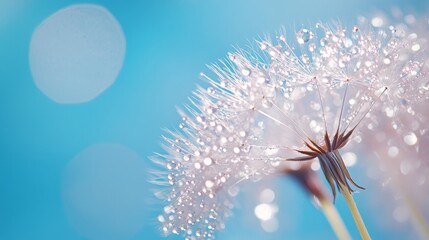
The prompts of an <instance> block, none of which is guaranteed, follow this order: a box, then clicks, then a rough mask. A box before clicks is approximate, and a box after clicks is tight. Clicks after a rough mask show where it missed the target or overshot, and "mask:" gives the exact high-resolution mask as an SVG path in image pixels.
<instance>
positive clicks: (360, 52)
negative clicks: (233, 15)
mask: <svg viewBox="0 0 429 240" xmlns="http://www.w3.org/2000/svg"><path fill="white" fill-rule="evenodd" d="M408 43H409V41H407V39H406V37H402V36H398V35H397V34H396V33H394V32H393V31H391V30H390V29H389V28H387V29H385V30H382V29H377V30H373V29H372V28H369V29H364V28H361V27H359V26H354V27H352V28H351V29H346V28H344V27H342V26H341V25H338V24H337V25H336V26H334V27H328V26H326V25H322V24H316V25H315V26H314V27H313V28H302V29H301V30H299V31H297V33H296V34H295V36H293V37H290V38H287V37H286V36H285V34H283V33H281V32H280V33H278V34H277V35H276V37H275V39H273V40H271V39H270V38H266V39H263V40H260V41H257V42H256V46H254V47H253V48H250V49H248V50H245V49H240V50H238V51H237V52H236V53H231V54H229V55H228V58H227V59H226V60H221V61H220V62H219V63H218V64H215V65H212V66H210V67H209V68H210V69H211V70H212V72H213V73H214V74H213V76H211V75H205V74H202V77H203V78H205V79H206V80H207V81H208V83H209V87H208V88H206V89H203V88H198V89H197V90H196V91H195V93H194V96H193V97H192V98H190V101H191V102H192V105H191V106H187V107H186V111H181V110H179V113H180V115H181V116H182V120H183V122H182V123H180V124H179V130H177V131H169V132H168V136H167V137H165V138H164V140H165V141H164V142H165V145H164V149H165V150H166V154H162V155H159V156H158V157H156V158H155V159H154V161H155V162H157V163H159V164H160V165H162V166H163V167H165V168H166V169H167V171H166V172H165V171H164V172H163V171H161V172H160V173H159V174H158V176H157V179H156V182H157V183H159V184H164V185H166V187H165V189H163V190H161V191H159V192H158V193H157V196H158V197H160V198H162V199H165V200H166V201H167V206H165V207H164V212H163V213H162V214H161V215H160V216H159V219H158V220H159V221H160V222H161V225H162V230H163V232H164V233H165V234H171V233H175V234H180V233H181V234H183V235H185V236H186V238H187V239H200V238H207V239H212V238H214V234H215V230H218V229H222V228H224V227H225V226H224V220H225V218H227V217H229V216H230V215H231V210H232V208H233V206H234V199H233V197H234V196H235V195H237V189H238V187H239V184H240V183H241V182H242V181H247V180H258V179H260V178H262V177H264V176H267V175H272V174H275V173H278V172H282V170H284V169H288V168H290V166H291V164H292V166H293V164H298V165H300V164H304V163H305V162H307V161H318V162H319V164H320V166H321V169H322V171H323V173H324V176H325V178H326V180H327V182H328V184H329V185H330V187H331V190H332V193H333V196H334V198H335V195H336V192H337V191H339V192H340V193H341V194H342V195H343V196H344V197H345V199H346V202H347V204H348V205H349V208H350V210H351V212H352V214H353V217H354V219H355V222H356V225H357V227H358V229H359V231H360V233H361V236H362V238H363V239H369V238H370V237H369V234H368V232H367V230H366V227H365V225H364V222H363V220H362V218H361V216H360V214H359V211H358V209H357V207H356V204H355V203H354V200H353V197H352V194H351V193H352V192H354V191H355V190H356V189H358V188H359V189H363V187H361V186H360V185H359V184H358V183H357V182H356V181H355V180H354V179H353V178H352V176H351V175H350V173H349V171H348V169H347V167H346V165H345V163H344V160H343V157H342V154H341V151H342V150H343V149H346V148H350V146H351V145H353V144H355V145H359V144H363V143H364V141H365V139H362V138H361V136H360V135H359V132H358V131H359V127H360V126H361V125H363V124H365V125H367V126H369V124H370V123H368V122H371V119H372V111H371V110H372V109H373V108H374V107H377V106H379V105H380V102H381V101H384V100H385V99H386V98H389V99H396V100H399V99H400V97H405V98H406V99H408V98H407V96H406V95H405V94H403V95H400V94H399V95H398V94H396V93H395V94H392V93H391V91H392V90H396V89H398V86H401V84H407V83H408V82H409V81H410V80H409V79H410V78H409V77H408V74H405V75H404V74H400V73H398V68H399V67H400V66H405V65H406V64H408V61H407V60H403V59H402V58H400V57H399V56H400V55H401V53H402V52H403V51H404V48H406V47H407V44H408ZM410 58H412V56H411V57H410ZM401 69H402V68H401ZM386 96H388V97H386ZM390 102H392V101H390ZM298 176H299V175H298ZM297 178H298V179H299V177H297ZM305 179H308V178H307V177H306V178H305ZM304 183H305V182H304Z"/></svg>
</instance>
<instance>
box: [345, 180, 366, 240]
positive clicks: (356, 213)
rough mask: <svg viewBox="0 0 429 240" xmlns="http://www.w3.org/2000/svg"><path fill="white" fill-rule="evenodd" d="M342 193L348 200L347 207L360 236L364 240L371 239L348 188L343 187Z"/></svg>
mask: <svg viewBox="0 0 429 240" xmlns="http://www.w3.org/2000/svg"><path fill="white" fill-rule="evenodd" d="M341 193H342V194H343V196H344V198H345V199H346V202H347V205H348V206H349V209H350V212H351V213H352V216H353V220H354V221H355V223H356V227H357V228H358V230H359V233H360V236H361V237H362V239H363V240H369V239H371V237H370V236H369V233H368V230H367V229H366V226H365V223H364V222H363V220H362V217H361V216H360V213H359V209H358V208H357V206H356V203H355V200H354V199H353V197H352V195H351V193H350V192H349V190H348V189H347V187H346V186H344V185H342V186H341Z"/></svg>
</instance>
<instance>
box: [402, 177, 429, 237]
mask: <svg viewBox="0 0 429 240" xmlns="http://www.w3.org/2000/svg"><path fill="white" fill-rule="evenodd" d="M394 183H395V184H394V186H395V187H396V189H397V190H398V192H399V193H400V195H401V197H402V199H403V201H404V203H405V205H406V206H407V208H408V210H409V212H410V215H411V219H412V221H413V225H414V226H415V227H416V228H417V229H418V231H419V233H420V235H421V237H422V239H429V224H428V222H427V221H426V219H425V218H424V217H423V215H422V213H421V211H420V209H419V208H418V207H417V206H416V204H415V202H414V201H413V200H412V199H411V198H410V196H409V195H408V194H407V193H406V192H405V190H404V186H403V185H402V184H401V183H400V182H399V181H395V182H394Z"/></svg>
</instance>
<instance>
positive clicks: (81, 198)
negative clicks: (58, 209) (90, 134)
mask: <svg viewBox="0 0 429 240" xmlns="http://www.w3.org/2000/svg"><path fill="white" fill-rule="evenodd" d="M145 172H146V169H145V167H144V164H143V160H142V159H141V158H140V157H139V155H138V154H137V153H135V152H134V151H133V150H131V149H129V148H127V147H125V146H123V145H120V144H111V143H99V144H95V145H92V146H90V147H88V148H86V149H85V150H83V151H82V152H81V153H79V154H78V155H77V156H76V157H75V158H73V159H72V160H71V162H70V163H69V164H68V166H67V167H66V170H65V173H64V177H63V185H62V192H63V202H64V208H65V212H66V215H67V217H68V220H69V222H70V223H71V225H72V226H73V227H74V229H75V230H76V231H77V232H78V233H79V234H80V235H82V236H84V237H86V238H88V239H103V240H104V239H129V238H132V237H133V236H135V235H136V234H137V233H138V232H139V230H140V229H141V228H142V227H143V225H144V224H145V218H147V215H146V213H147V210H148V209H146V207H145V206H146V205H147V204H145V197H147V196H146V195H147V192H146V191H147V190H148V188H147V187H146V186H147V179H146V177H145V176H146V174H145Z"/></svg>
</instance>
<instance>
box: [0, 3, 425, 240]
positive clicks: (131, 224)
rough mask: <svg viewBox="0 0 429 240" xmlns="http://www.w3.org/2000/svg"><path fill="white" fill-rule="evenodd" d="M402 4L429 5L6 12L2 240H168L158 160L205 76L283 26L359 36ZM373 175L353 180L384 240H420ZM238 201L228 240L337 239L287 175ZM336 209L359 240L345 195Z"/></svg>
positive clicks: (123, 6)
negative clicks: (162, 226) (155, 172)
mask: <svg viewBox="0 0 429 240" xmlns="http://www.w3.org/2000/svg"><path fill="white" fill-rule="evenodd" d="M75 4H91V5H83V6H72V5H75ZM70 6H71V7H70ZM392 6H396V7H398V8H399V9H401V10H403V11H404V12H410V13H413V12H415V11H418V12H424V11H426V10H427V9H428V6H429V3H428V2H427V1H425V0H421V1H416V0H414V1H400V0H396V1H386V0H381V1H372V0H361V1H357V0H355V1H343V0H329V1H312V0H300V1H286V0H283V1H282V0H265V1H256V0H169V1H167V0H158V1H149V0H147V1H111V0H104V1H90V2H80V1H69V0H61V1H53V0H51V1H48V0H39V1H34V0H0V59H1V62H0V144H1V145H0V163H1V165H0V239H46V240H49V239H161V238H163V237H162V236H161V235H160V231H159V227H158V225H157V224H158V223H157V220H156V217H157V215H158V213H159V212H160V211H162V206H163V203H161V202H159V201H157V199H156V198H154V197H153V194H152V190H153V189H154V188H156V186H153V185H150V184H149V183H148V178H149V171H150V168H151V163H150V161H149V160H148V156H150V155H152V154H153V152H161V151H162V150H161V148H160V144H159V143H160V140H161V138H160V136H161V135H162V133H163V130H162V129H163V128H174V127H176V125H177V124H178V123H179V116H178V115H177V114H176V110H175V108H176V106H180V105H182V104H184V103H187V97H188V96H189V95H190V93H191V91H192V90H193V89H194V88H195V86H196V85H197V84H200V83H201V80H200V79H199V73H200V72H202V71H207V68H206V66H205V65H206V64H209V63H213V62H216V61H217V60H218V59H220V58H223V57H225V56H226V53H227V52H228V51H233V49H234V47H235V46H246V45H247V44H249V41H250V40H252V39H254V38H257V37H260V36H263V35H264V34H266V33H273V32H275V31H277V30H279V29H280V28H281V27H282V26H284V27H285V28H286V31H287V33H288V34H289V35H290V36H293V34H294V30H296V29H299V28H300V27H302V26H306V25H307V26H308V25H309V24H311V23H315V22H316V21H322V22H331V21H332V20H334V21H337V20H340V21H341V22H342V23H343V25H346V26H353V23H354V22H355V21H356V19H357V17H358V16H359V15H370V14H372V13H374V12H376V11H380V10H381V11H389V10H390V9H391V7H392ZM64 8H67V9H65V10H61V9H64ZM58 11H59V12H58ZM42 22H43V24H42ZM41 24H42V25H41ZM70 69H73V71H70ZM358 160H359V156H358ZM366 169H367V168H366V166H361V164H359V161H358V162H357V164H356V165H355V166H354V167H353V168H352V170H351V171H352V174H353V175H354V176H355V179H357V180H358V182H359V183H362V185H364V186H366V187H367V188H368V190H366V191H361V192H360V193H357V194H355V198H356V201H357V203H358V205H359V206H360V209H361V213H362V215H363V218H364V219H365V220H366V222H367V227H368V229H369V231H370V233H371V234H372V236H373V238H374V239H414V237H415V235H413V234H414V233H412V232H413V230H412V228H411V226H410V224H409V223H408V222H407V221H406V217H404V214H402V215H401V212H400V211H399V212H397V211H396V212H395V211H393V212H392V209H394V208H388V207H385V205H388V201H387V200H388V199H389V196H388V195H386V194H387V193H385V192H383V193H382V194H380V192H381V190H380V189H379V187H378V183H375V182H372V181H371V180H370V179H368V178H367V177H366ZM380 199H386V202H385V200H380ZM264 201H268V202H269V203H270V204H271V205H270V206H276V207H275V208H276V209H274V210H276V211H274V212H272V215H274V216H272V217H273V218H274V217H275V223H272V224H270V225H269V226H267V225H264V224H262V225H261V221H260V220H259V219H258V216H259V218H261V214H260V211H263V210H264V209H263V208H261V207H260V208H258V209H259V210H257V211H256V213H257V214H256V215H258V212H259V215H258V216H256V215H255V211H254V210H255V207H256V206H257V205H258V204H260V203H261V202H264ZM237 202H238V203H239V205H238V208H237V209H236V210H235V212H234V216H233V217H232V218H230V219H229V220H228V221H227V223H226V229H225V230H224V231H221V232H219V233H218V236H217V237H218V239H334V238H335V236H334V234H333V232H332V230H331V228H330V226H329V224H328V223H327V221H326V220H325V218H324V216H323V215H322V213H321V211H319V210H318V209H317V208H316V207H315V204H314V203H313V202H312V200H311V199H310V198H308V197H307V195H306V194H305V193H303V192H301V190H300V189H299V188H298V187H297V185H295V183H294V182H293V181H292V180H290V179H288V178H286V177H285V178H280V177H279V178H269V179H266V180H263V181H260V182H258V183H254V184H253V185H252V186H250V187H249V186H248V187H247V188H246V187H245V188H243V189H242V191H241V193H240V195H239V196H238V201H237ZM264 206H266V205H264ZM336 206H338V208H339V211H340V212H341V214H342V216H343V218H344V221H345V222H346V225H348V226H349V230H350V232H351V234H352V235H353V236H354V238H356V239H359V235H358V232H357V230H356V228H355V226H354V223H353V219H352V218H351V216H350V214H349V212H348V209H347V207H346V204H345V202H344V200H343V199H342V198H341V197H339V198H338V200H337V202H336ZM261 209H262V210H261ZM270 211H272V209H271V210H270ZM262 218H263V214H262ZM170 238H173V239H176V238H178V237H174V236H173V237H170Z"/></svg>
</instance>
